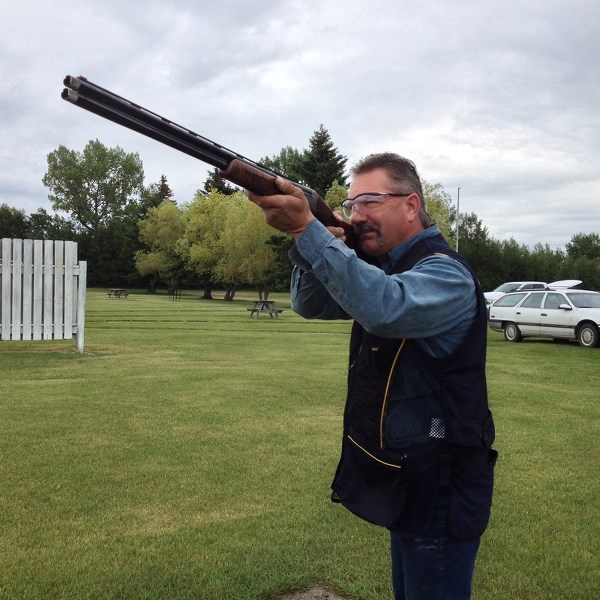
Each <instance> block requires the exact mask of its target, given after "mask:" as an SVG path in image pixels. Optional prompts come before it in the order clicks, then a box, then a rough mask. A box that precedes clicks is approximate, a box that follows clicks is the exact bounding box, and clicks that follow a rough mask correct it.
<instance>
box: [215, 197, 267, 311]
mask: <svg viewBox="0 0 600 600" xmlns="http://www.w3.org/2000/svg"><path fill="white" fill-rule="evenodd" d="M272 235H273V230H272V229H271V227H269V226H268V225H267V224H266V222H265V219H264V216H263V213H262V211H261V210H260V208H259V207H258V206H256V205H255V204H253V203H252V202H248V199H247V198H246V196H245V195H244V194H242V193H238V194H235V195H234V196H230V198H229V202H228V203H227V205H226V212H225V221H224V227H223V230H222V231H221V235H220V238H219V243H220V246H221V252H220V255H221V256H220V259H219V261H218V262H217V264H216V265H215V269H214V277H215V279H216V280H217V281H218V282H220V283H222V284H224V285H225V288H226V290H227V293H226V294H225V299H226V300H233V296H234V294H235V291H236V289H237V287H238V286H239V285H243V284H246V285H254V286H256V288H257V291H258V294H259V297H260V298H263V299H266V298H267V297H268V295H269V291H270V286H271V281H272V271H273V267H274V263H275V260H274V254H273V247H272V245H271V244H268V243H267V242H268V241H269V240H270V239H271V237H272Z"/></svg>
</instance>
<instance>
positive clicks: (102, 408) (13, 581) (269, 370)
mask: <svg viewBox="0 0 600 600" xmlns="http://www.w3.org/2000/svg"><path fill="white" fill-rule="evenodd" d="M253 298H254V294H253V293H252V292H245V293H239V294H238V295H237V296H236V300H235V301H234V302H224V301H221V300H214V301H203V300H199V299H198V294H197V293H193V292H188V293H187V294H184V296H183V298H182V300H181V301H179V302H173V301H170V300H169V299H168V297H167V296H166V295H157V296H148V295H146V294H143V293H139V294H136V293H133V294H130V296H129V298H128V299H127V300H125V299H115V298H108V297H107V295H106V293H105V291H104V290H89V291H88V310H87V322H86V336H85V337H86V352H85V354H84V355H78V354H77V353H76V352H75V348H74V346H75V344H74V342H2V343H0V452H1V460H0V482H1V484H2V485H1V488H0V528H1V540H2V542H1V544H0V598H2V599H15V598H18V599H42V598H43V599H46V598H57V599H58V598H65V599H66V598H69V599H79V598H90V599H91V598H94V599H97V598H98V599H117V598H122V599H125V598H127V599H159V598H160V599H184V598H195V599H206V600H212V599H221V598H224V599H227V600H230V599H235V600H251V599H252V600H265V599H267V598H273V597H277V596H278V595H280V594H282V593H284V592H285V591H287V590H288V589H292V588H302V587H309V586H310V585H311V584H314V583H325V584H328V585H330V586H332V587H333V588H335V589H336V590H337V591H338V592H340V593H344V594H345V595H347V596H350V597H356V598H361V599H363V600H385V599H389V598H391V588H390V585H389V557H388V539H387V534H386V532H385V531H383V530H381V529H378V528H376V527H373V526H370V525H368V524H366V523H362V522H361V521H360V520H358V519H357V518H355V517H353V516H352V515H350V514H349V513H347V512H346V511H345V510H344V509H342V508H340V507H339V506H337V505H334V504H332V503H331V502H330V501H329V485H330V481H331V477H332V475H333V471H334V469H335V466H336V464H337V458H338V450H339V449H338V446H339V439H340V435H341V415H342V410H343V400H344V386H345V371H346V364H347V346H348V337H349V324H348V323H344V322H330V323H322V322H308V321H304V320H302V319H300V318H299V317H298V316H296V315H294V314H293V313H292V311H291V310H290V308H289V299H288V296H287V295H285V294H279V295H275V296H274V297H273V298H274V299H276V300H277V304H278V306H280V308H283V309H284V312H283V313H282V315H281V318H280V319H278V320H276V319H269V318H268V317H267V318H265V317H261V318H260V319H259V320H256V319H250V318H249V314H248V311H246V307H248V306H250V305H251V303H250V300H251V299H253ZM599 364H600V350H584V349H581V348H579V347H578V346H577V345H575V344H555V343H552V342H547V341H535V340H527V341H525V342H523V343H522V344H508V343H506V342H504V341H503V339H502V337H501V336H500V335H496V334H493V333H490V339H489V355H488V378H489V385H490V399H491V405H492V408H493V410H494V413H495V416H496V423H497V444H496V446H497V448H498V450H499V451H500V453H501V458H500V461H499V463H498V469H497V486H496V496H495V503H494V510H493V517H492V523H491V526H490V528H489V530H488V532H487V533H486V535H485V536H484V539H483V544H482V550H481V552H480V556H479V562H478V567H477V571H476V580H475V592H474V598H478V599H486V600H487V599H489V600H492V599H506V600H509V599H510V600H513V599H521V598H523V599H528V600H529V599H540V600H542V599H543V600H545V599H548V598H556V599H561V600H562V599H582V600H583V599H586V600H587V599H591V598H595V597H596V595H597V591H598V589H599V584H600V577H599V575H598V564H599V556H598V550H597V546H598V543H597V540H598V537H599V529H600V528H599V526H598V514H599V508H600V500H599V499H598V498H599V486H598V473H597V471H598V459H597V456H598V450H599V441H598V438H599V436H598V435H597V434H598V416H599V415H598V413H599V410H598V405H599V402H598V387H599V383H600V369H599V368H598V367H599Z"/></svg>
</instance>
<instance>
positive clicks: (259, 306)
mask: <svg viewBox="0 0 600 600" xmlns="http://www.w3.org/2000/svg"><path fill="white" fill-rule="evenodd" d="M246 310H249V311H250V318H252V317H256V318H257V319H258V317H259V316H260V315H261V313H267V314H268V315H269V316H270V317H271V318H273V317H275V318H276V319H279V315H280V314H281V313H282V312H283V309H281V308H276V307H275V300H254V306H252V307H249V308H247V309H246Z"/></svg>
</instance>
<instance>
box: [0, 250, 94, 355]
mask: <svg viewBox="0 0 600 600" xmlns="http://www.w3.org/2000/svg"><path fill="white" fill-rule="evenodd" d="M86 275H87V263H86V262H85V261H81V262H78V261H77V243H76V242H69V241H66V242H65V241H61V240H43V241H42V240H20V239H10V238H3V239H2V245H1V246H0V339H1V340H51V339H72V338H73V337H74V336H75V338H76V344H77V350H78V352H83V343H84V330H85V287H86V279H87V278H86Z"/></svg>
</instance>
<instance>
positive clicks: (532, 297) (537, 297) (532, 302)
mask: <svg viewBox="0 0 600 600" xmlns="http://www.w3.org/2000/svg"><path fill="white" fill-rule="evenodd" d="M543 299H544V294H543V293H537V294H535V293H534V294H529V297H528V298H525V300H523V304H521V308H540V307H541V306H542V300H543Z"/></svg>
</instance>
